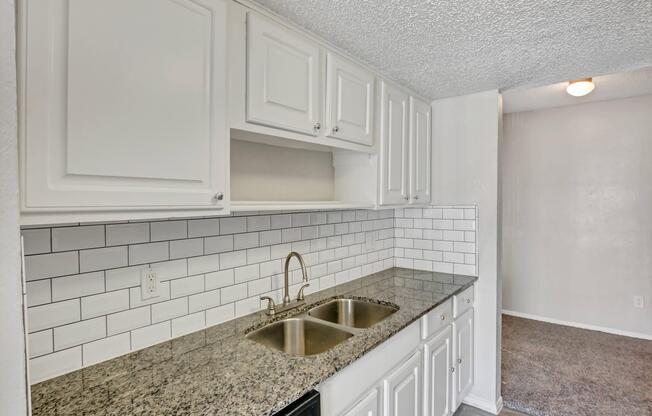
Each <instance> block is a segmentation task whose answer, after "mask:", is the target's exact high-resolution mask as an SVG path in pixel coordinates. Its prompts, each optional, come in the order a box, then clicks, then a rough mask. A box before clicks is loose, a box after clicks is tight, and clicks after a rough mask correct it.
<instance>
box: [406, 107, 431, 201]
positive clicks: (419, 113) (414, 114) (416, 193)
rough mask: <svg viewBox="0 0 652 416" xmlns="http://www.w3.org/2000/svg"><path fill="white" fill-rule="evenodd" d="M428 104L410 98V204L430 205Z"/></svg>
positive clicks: (429, 120) (429, 127) (429, 118)
mask: <svg viewBox="0 0 652 416" xmlns="http://www.w3.org/2000/svg"><path fill="white" fill-rule="evenodd" d="M430 115H431V109H430V104H428V103H424V102H423V101H419V100H417V99H415V98H414V97H410V204H428V203H430V161H431V159H432V155H431V154H430V146H431V145H430V140H431V134H430V131H431V128H432V121H431V116H430Z"/></svg>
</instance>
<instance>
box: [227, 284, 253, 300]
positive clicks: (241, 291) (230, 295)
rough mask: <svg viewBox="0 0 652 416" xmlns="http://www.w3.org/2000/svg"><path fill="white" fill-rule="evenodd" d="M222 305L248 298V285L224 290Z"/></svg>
mask: <svg viewBox="0 0 652 416" xmlns="http://www.w3.org/2000/svg"><path fill="white" fill-rule="evenodd" d="M221 296H222V303H230V302H235V301H236V300H240V299H244V298H246V297H247V284H246V283H241V284H239V285H233V286H228V287H225V288H222V293H221Z"/></svg>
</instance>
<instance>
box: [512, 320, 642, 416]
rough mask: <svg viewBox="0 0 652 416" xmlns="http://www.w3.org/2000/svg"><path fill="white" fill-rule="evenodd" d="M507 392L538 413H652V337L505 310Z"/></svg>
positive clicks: (524, 408)
mask: <svg viewBox="0 0 652 416" xmlns="http://www.w3.org/2000/svg"><path fill="white" fill-rule="evenodd" d="M502 395H503V403H504V405H505V406H506V407H508V408H510V409H514V410H518V411H521V412H524V413H527V414H529V415H533V416H598V415H600V416H652V341H646V340H642V339H636V338H629V337H623V336H619V335H612V334H606V333H604V332H598V331H588V330H585V329H578V328H572V327H568V326H563V325H554V324H549V323H545V322H539V321H533V320H529V319H522V318H516V317H512V316H506V315H504V316H503V343H502Z"/></svg>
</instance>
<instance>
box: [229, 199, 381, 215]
mask: <svg viewBox="0 0 652 416" xmlns="http://www.w3.org/2000/svg"><path fill="white" fill-rule="evenodd" d="M374 208H375V206H374V204H372V203H368V202H342V201H231V211H233V212H238V211H293V210H302V211H308V210H325V209H374Z"/></svg>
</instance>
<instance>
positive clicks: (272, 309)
mask: <svg viewBox="0 0 652 416" xmlns="http://www.w3.org/2000/svg"><path fill="white" fill-rule="evenodd" d="M292 257H296V258H297V260H299V265H300V266H301V273H302V274H303V280H302V281H303V283H304V284H303V286H301V288H299V293H298V294H297V300H296V301H294V302H292V301H291V300H290V260H292ZM308 286H310V283H308V273H307V272H306V263H304V261H303V257H301V254H299V253H297V252H296V251H292V252H290V254H288V255H287V257H286V258H285V286H284V288H283V305H280V306H279V305H276V304H275V303H274V299H272V298H271V297H269V296H262V297H261V298H260V300H266V301H267V312H266V313H267V315H269V316H274V315H275V314H277V313H279V312H284V311H287V310H290V309H294V308H296V307H297V306H301V305H303V304H304V295H303V291H304V289H305V288H307V287H308Z"/></svg>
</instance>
